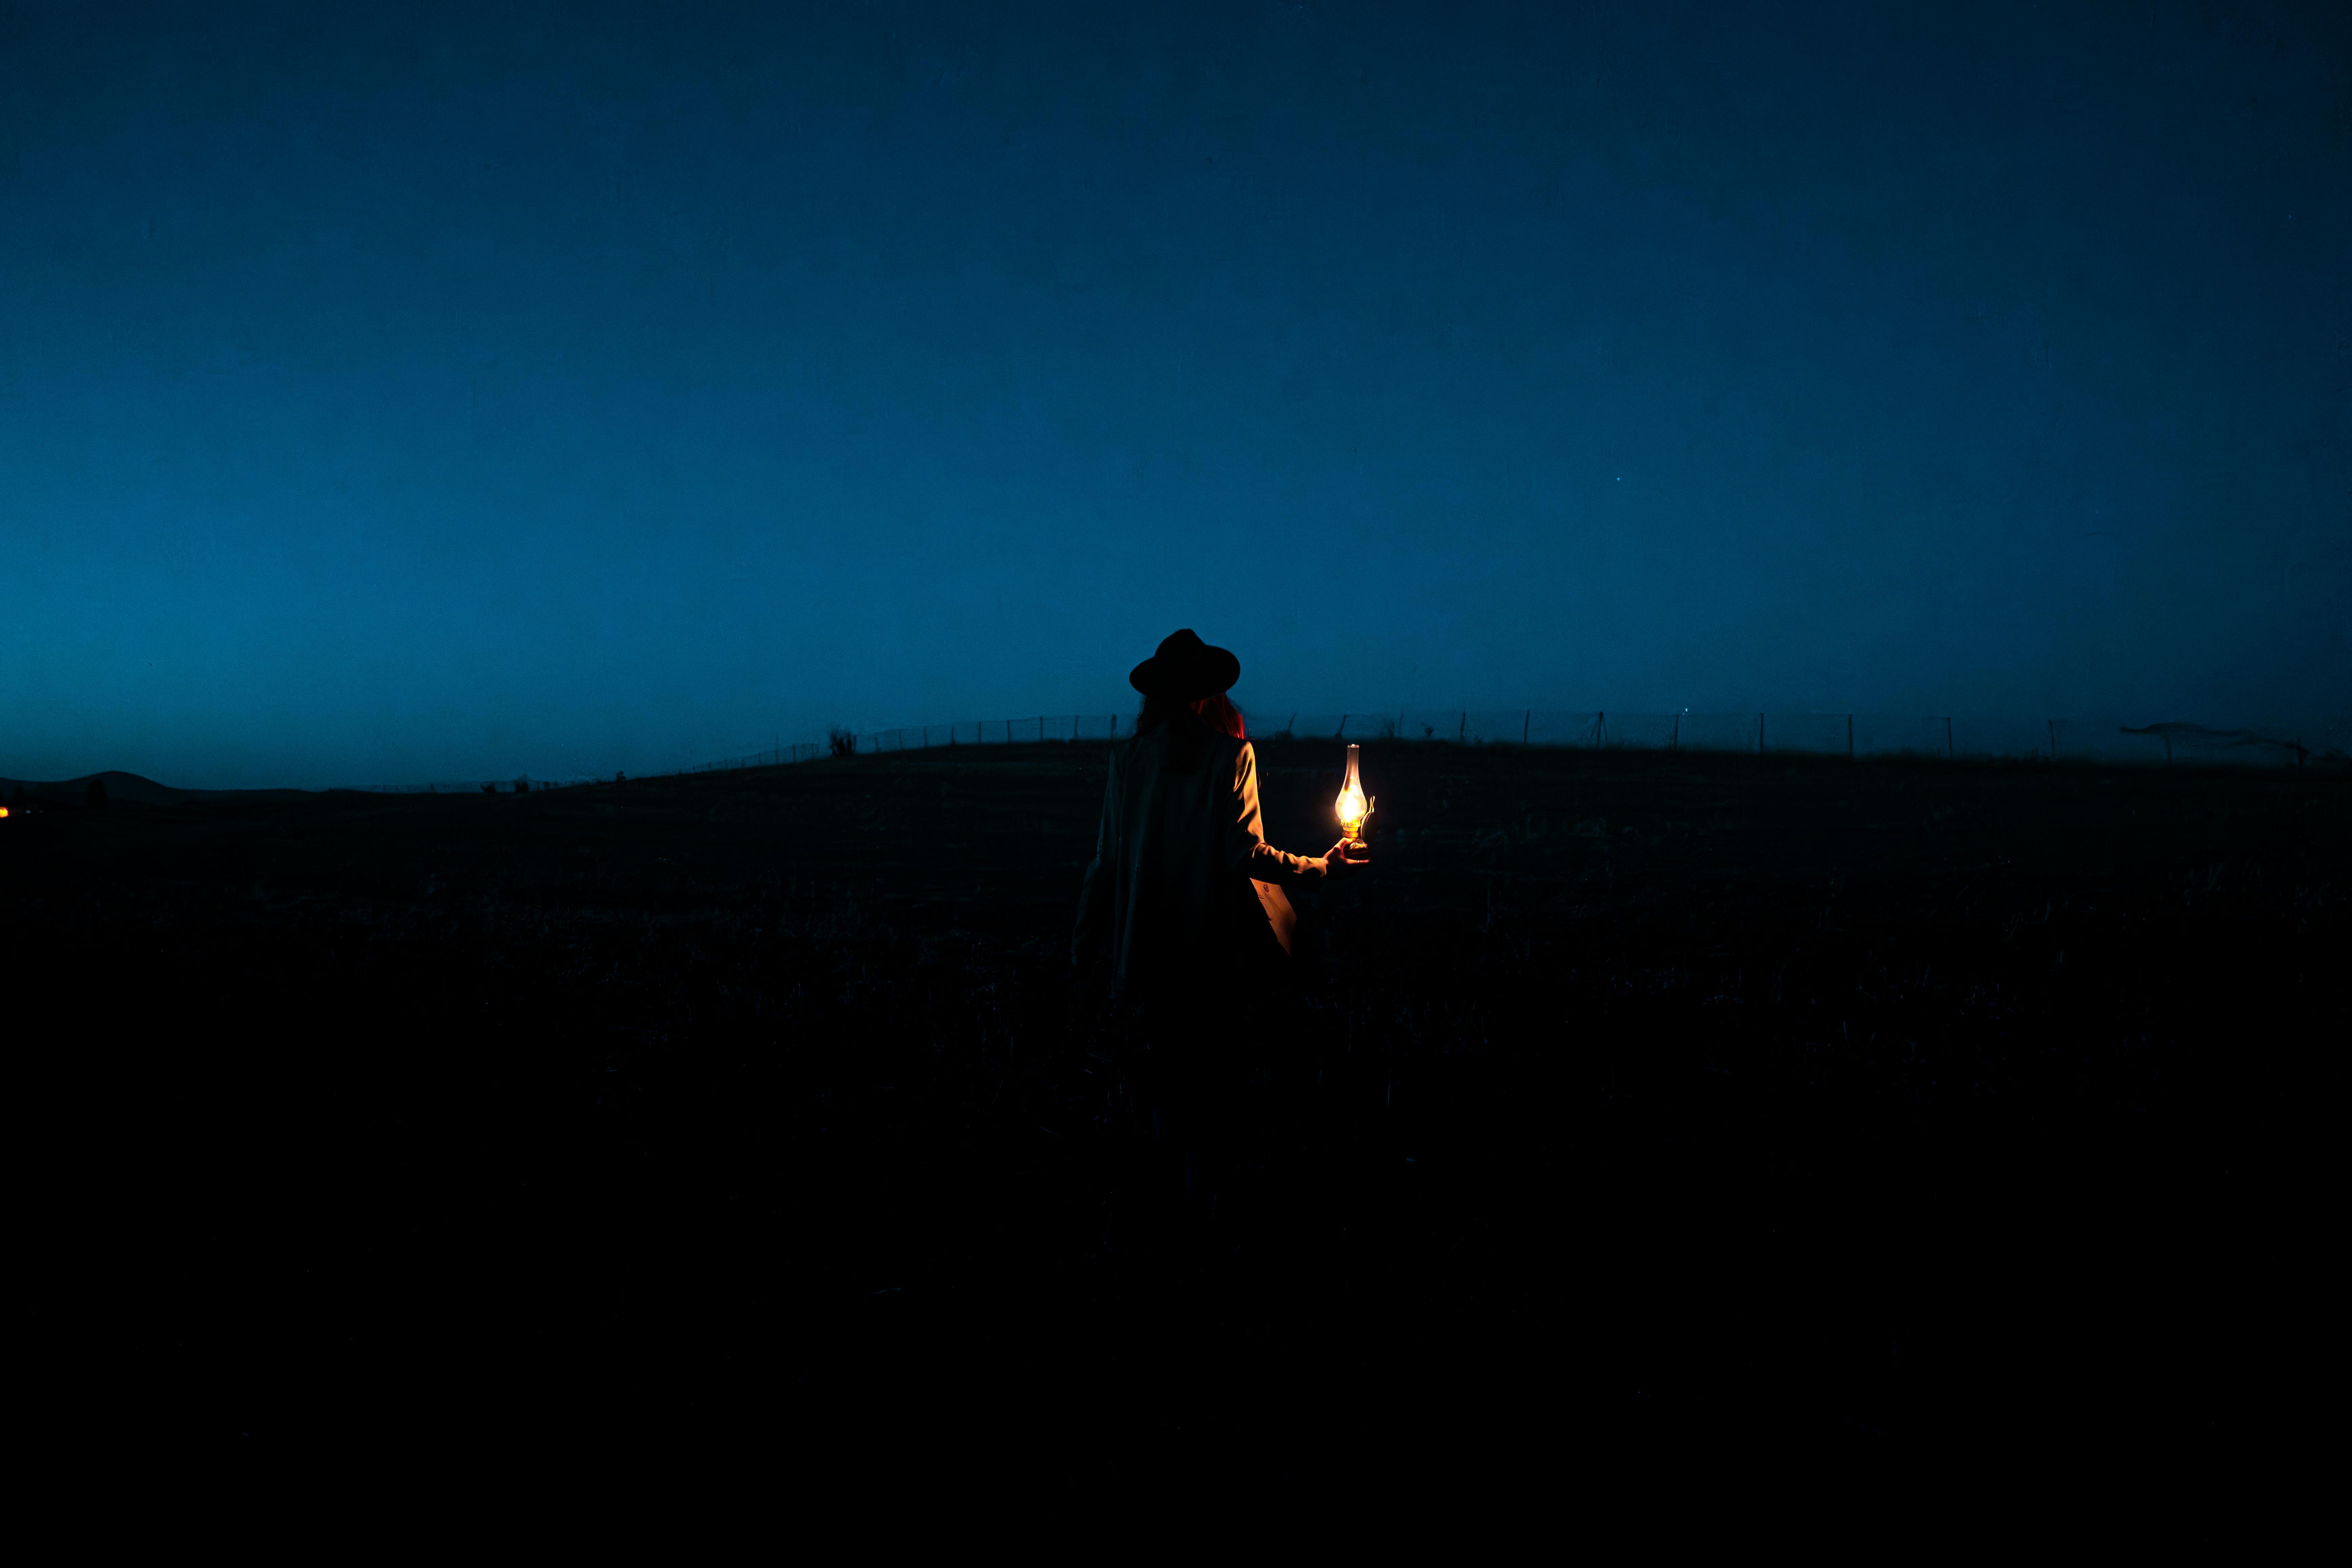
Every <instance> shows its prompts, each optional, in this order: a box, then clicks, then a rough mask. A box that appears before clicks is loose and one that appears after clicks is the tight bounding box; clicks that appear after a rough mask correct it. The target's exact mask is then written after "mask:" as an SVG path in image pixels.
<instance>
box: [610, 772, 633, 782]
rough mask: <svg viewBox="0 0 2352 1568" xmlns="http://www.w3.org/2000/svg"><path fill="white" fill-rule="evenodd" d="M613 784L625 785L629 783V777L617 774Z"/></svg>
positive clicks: (614, 776) (624, 774)
mask: <svg viewBox="0 0 2352 1568" xmlns="http://www.w3.org/2000/svg"><path fill="white" fill-rule="evenodd" d="M613 782H614V784H626V783H628V782H629V775H628V774H626V773H614V775H613Z"/></svg>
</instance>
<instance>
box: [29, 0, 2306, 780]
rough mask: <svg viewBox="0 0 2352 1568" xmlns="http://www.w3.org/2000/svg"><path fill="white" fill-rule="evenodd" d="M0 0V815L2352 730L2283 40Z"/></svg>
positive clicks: (2249, 34) (1459, 13)
mask: <svg viewBox="0 0 2352 1568" xmlns="http://www.w3.org/2000/svg"><path fill="white" fill-rule="evenodd" d="M1924 9H1925V8H1924V7H1913V6H1890V5H1884V4H1860V5H1852V6H1826V5H1806V6H1790V7H1720V6H1699V7H1690V8H1677V7H1674V6H1669V5H1657V4H1652V3H1643V4H1638V5H1620V6H1606V7H1598V6H1596V7H1571V6H1549V5H1543V6H1528V7H1516V6H1499V5H1495V6H1489V5H1465V6H1459V7H1454V6H1446V7H1439V6H1426V5H1421V6H1389V7H1381V6H1359V5H1274V4H1262V3H1252V4H1244V5H1223V6H1218V5H1203V4H1201V3H1199V0H1186V3H1184V4H1181V5H1170V6H1167V7H1165V8H1164V9H1161V10H1159V11H1157V12H1156V13H1155V12H1153V11H1151V10H1150V8H1148V7H1145V6H1141V5H1069V6H1058V7H1014V6H995V5H992V6H974V5H969V4H952V5H854V4H845V5H825V6H807V7H788V6H759V7H741V8H734V7H720V6H709V5H676V4H663V5H643V6H627V7H613V8H604V9H601V10H597V9H591V8H589V7H585V6H582V5H570V4H565V5H543V6H520V5H515V6H508V5H484V4H482V3H481V0H467V3H466V4H462V5H450V6H446V7H435V6H429V5H415V4H404V5H388V6H377V7H368V8H362V7H355V6H344V5H315V4H307V3H306V4H299V5H286V6H282V7H242V6H234V5H175V6H165V7H144V6H134V5H96V4H91V5H52V4H16V5H13V6H10V7H8V8H6V9H5V12H0V775H7V776H14V777H65V776H70V775H74V774H78V773H86V772H89V771H92V770H95V769H100V768H128V769H131V770H133V771H136V772H140V773H147V774H150V775H152V776H154V777H158V778H162V779H163V780H166V781H167V782H171V783H174V784H188V785H215V786H227V785H241V784H302V785H317V784H330V783H346V782H349V783H358V782H395V781H401V780H410V779H428V778H441V779H446V778H466V777H493V776H495V777H507V776H511V775H512V774H513V773H517V772H520V771H525V770H528V771H530V772H531V773H537V774H540V775H542V776H547V775H553V776H564V775H568V774H573V773H582V774H584V773H610V772H611V771H612V770H613V769H614V768H615V767H623V768H629V769H632V770H637V771H646V770H651V769H656V768H660V767H665V766H670V765H676V764H678V763H690V762H694V761H698V760H700V759H701V758H704V757H708V756H714V755H718V754H720V753H723V752H735V751H741V750H749V749H751V748H753V747H760V746H765V745H768V744H770V743H771V742H772V740H773V739H774V738H775V737H777V736H782V738H784V739H786V740H795V739H806V738H809V737H810V736H811V735H813V734H814V733H816V732H819V731H822V729H823V727H824V725H825V724H826V723H827V722H830V721H839V722H844V723H849V724H854V725H857V726H860V727H866V726H872V725H880V724H894V723H900V722H913V721H925V720H931V721H940V720H948V719H971V718H976V717H989V718H997V717H1003V716H1005V715H1008V714H1029V713H1035V712H1040V711H1053V712H1063V713H1066V712H1070V711H1072V710H1092V711H1097V712H1108V711H1110V710H1114V709H1127V708H1129V707H1131V704H1132V701H1133V697H1132V694H1131V693H1130V692H1129V690H1128V689H1127V686H1126V681H1125V676H1126V672H1127V669H1128V667H1129V665H1131V664H1132V663H1134V662H1135V661H1136V660H1137V659H1139V658H1142V657H1143V656H1144V655H1146V654H1148V653H1149V652H1150V650H1151V647H1152V645H1153V644H1154V643H1156V642H1157V641H1158V640H1159V639H1160V637H1162V636H1164V635H1165V634H1166V633H1167V632H1169V631H1171V630H1172V629H1174V628H1175V627H1176V626H1193V627H1196V628H1197V629H1198V630H1199V631H1200V632H1201V633H1202V635H1203V636H1205V637H1209V638H1210V639H1211V640H1212V641H1215V642H1221V643H1223V644H1225V645H1227V646H1230V647H1234V649H1235V650H1236V651H1237V652H1238V653H1239V654H1240V655H1241V658H1242V662H1243V668H1244V674H1243V682H1242V685H1241V686H1240V687H1239V688H1238V689H1236V691H1235V697H1236V699H1237V700H1239V701H1240V702H1241V703H1242V705H1243V706H1244V708H1245V709H1247V708H1253V707H1255V708H1258V709H1273V710H1290V709H1328V710H1339V709H1346V708H1355V709H1366V708H1373V707H1380V706H1388V707H1399V706H1405V705H1412V706H1428V707H1445V706H1460V705H1468V706H1471V707H1494V708H1516V707H1522V706H1528V705H1533V706H1536V707H1539V708H1547V707H1548V708H1561V709H1572V708H1590V707H1608V708H1618V709H1650V710H1669V709H1679V708H1683V707H1690V708H1693V709H1699V710H1707V709H1716V710H1730V709H1738V710H1754V709H1759V708H1776V709H1800V710H1801V709H1829V710H1841V711H1843V710H1849V709H1862V710H1903V711H1916V712H1933V713H1944V712H1953V711H1958V712H1961V713H1971V712H2012V711H2014V712H2020V713H2025V714H2030V715H2032V716H2033V717H2034V718H2036V719H2039V718H2040V717H2041V716H2042V715H2044V714H2067V713H2072V712H2090V711H2096V712H2102V713H2114V714H2116V715H2118V716H2120V717H2122V718H2126V719H2129V720H2132V721H2141V722H2144V721H2148V720H2160V719H2176V718H2186V719H2202V720H2206V721H2216V722H2231V723H2236V722H2244V721H2253V720H2261V719H2265V718H2276V717H2293V716H2301V715H2309V714H2322V713H2339V712H2343V711H2345V710H2347V708H2352V675H2347V671H2352V23H2347V16H2352V7H2344V6H2341V5H2312V6H2303V7H2298V6H2263V5H2147V4H2131V5H2118V6H2116V7H2113V8H2112V9H2106V10H2099V9H2095V8H2091V7H2063V6H2060V7H2050V6H2043V5H2029V6H2019V7H2014V8H2004V7H2000V6H1992V5H1970V6H1954V7H1945V8H1943V9H1944V10H1945V11H1946V12H1947V13H1948V14H1947V15H1944V16H1938V17H1936V18H1934V19H1922V18H1921V17H1920V16H1916V15H1905V14H1906V13H1916V12H1919V11H1923V10H1924Z"/></svg>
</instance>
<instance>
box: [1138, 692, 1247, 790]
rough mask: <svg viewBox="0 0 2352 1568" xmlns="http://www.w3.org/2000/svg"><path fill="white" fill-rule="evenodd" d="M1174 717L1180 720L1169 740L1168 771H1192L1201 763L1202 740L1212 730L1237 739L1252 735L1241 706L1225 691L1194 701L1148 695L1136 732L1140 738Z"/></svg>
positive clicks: (1242, 739) (1240, 739)
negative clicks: (1236, 705) (1237, 706)
mask: <svg viewBox="0 0 2352 1568" xmlns="http://www.w3.org/2000/svg"><path fill="white" fill-rule="evenodd" d="M1171 721H1177V722H1176V728H1175V730H1174V731H1172V732H1171V734H1170V736H1169V743H1168V771H1169V772H1170V773H1191V772H1192V770H1193V769H1194V768H1195V767H1197V766H1199V765H1200V761H1201V743H1202V742H1203V741H1205V740H1206V739H1207V738H1208V734H1209V732H1210V731H1215V732H1216V733H1218V734H1222V735H1231V736H1232V737H1233V738H1234V740H1236V741H1245V740H1247V739H1249V732H1248V730H1247V727H1246V726H1245V725H1244V723H1243V722H1242V710H1240V709H1238V708H1236V707H1234V704H1233V700H1232V699H1230V698H1228V697H1227V696H1226V695H1225V694H1224V693H1223V692H1222V691H1218V692H1213V693H1212V694H1210V695H1209V696H1207V697H1202V698H1200V699H1198V700H1195V701H1192V702H1180V701H1177V700H1175V699H1174V698H1171V697H1147V698H1145V699H1144V700H1143V711H1142V712H1141V713H1139V714H1138V715H1136V720H1135V733H1136V735H1137V737H1138V738H1139V739H1140V738H1141V737H1143V736H1145V735H1149V734H1150V733H1151V731H1154V730H1157V729H1159V728H1160V726H1161V725H1163V724H1167V723H1170V722H1171Z"/></svg>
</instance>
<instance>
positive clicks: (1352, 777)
mask: <svg viewBox="0 0 2352 1568" xmlns="http://www.w3.org/2000/svg"><path fill="white" fill-rule="evenodd" d="M1380 799H1381V797H1380V796H1378V795H1374V796H1372V797H1371V798H1370V800H1367V799H1365V798H1364V785H1363V782H1362V780H1360V778H1358V777H1357V774H1356V748H1355V745H1354V744H1353V743H1352V742H1350V743H1349V747H1348V782H1347V783H1345V784H1341V785H1340V786H1339V802H1338V806H1339V827H1340V830H1341V831H1342V832H1344V833H1346V834H1347V836H1348V843H1349V847H1351V848H1357V849H1360V848H1362V847H1364V823H1365V820H1366V819H1367V818H1369V817H1370V816H1371V815H1372V807H1374V806H1375V805H1379V804H1380Z"/></svg>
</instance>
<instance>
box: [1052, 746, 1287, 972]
mask: <svg viewBox="0 0 2352 1568" xmlns="http://www.w3.org/2000/svg"><path fill="white" fill-rule="evenodd" d="M1180 727H1181V728H1180ZM1324 874H1325V873H1324V868H1323V862H1322V861H1320V860H1318V859H1309V858H1307V857H1306V856H1303V855H1286V854H1285V853H1283V852H1282V851H1281V850H1279V849H1276V847H1274V846H1273V845H1271V844H1268V843H1267V842H1266V841H1265V827H1264V826H1263V825H1262V824H1261V823H1260V821H1259V818H1258V803H1257V753H1256V752H1255V751H1254V750H1253V749H1252V748H1251V746H1250V743H1249V742H1247V741H1237V740H1234V738H1233V737H1232V736H1230V735H1225V734H1222V733H1220V732H1219V731H1215V730H1213V729H1211V728H1210V727H1209V726H1208V725H1206V724H1203V723H1202V722H1201V721H1199V720H1198V719H1196V718H1194V717H1193V716H1192V714H1190V713H1180V714H1178V715H1176V716H1175V717H1174V718H1172V719H1171V720H1170V721H1168V722H1167V723H1165V724H1162V725H1160V727H1159V728H1157V729H1154V730H1152V731H1149V732H1147V733H1145V734H1141V735H1138V736H1137V737H1136V738H1135V739H1134V740H1132V741H1129V742H1128V743H1127V744H1125V745H1124V746H1121V747H1119V748H1118V749H1117V750H1116V751H1114V752H1112V753H1111V763H1110V781H1109V783H1108V785H1107V786H1106V787H1105V788H1104V790H1103V809H1102V826H1101V827H1100V829H1099V830H1098V831H1097V834H1096V836H1095V858H1094V862H1093V864H1091V865H1090V866H1088V867H1087V879H1086V886H1085V889H1084V890H1083V892H1081V894H1080V895H1079V900H1078V929H1077V935H1076V940H1075V942H1074V943H1073V954H1074V956H1081V957H1082V956H1084V955H1085V954H1086V952H1087V950H1088V949H1089V948H1090V947H1093V946H1096V945H1097V944H1104V943H1107V944H1108V948H1109V954H1110V963H1111V984H1112V986H1113V988H1114V989H1115V990H1118V991H1119V992H1122V993H1133V992H1136V991H1139V990H1145V991H1148V990H1151V989H1155V988H1157V987H1158V986H1160V984H1163V983H1167V982H1172V981H1178V980H1180V979H1181V980H1183V981H1185V982H1187V983H1189V984H1199V983H1200V982H1202V981H1205V980H1207V979H1209V978H1210V976H1211V975H1212V974H1213V973H1217V972H1219V971H1221V970H1223V968H1224V967H1225V966H1228V965H1246V964H1248V963H1251V962H1253V961H1255V960H1256V959H1262V958H1265V957H1266V956H1268V955H1272V956H1274V957H1276V959H1278V957H1279V955H1280V953H1282V952H1286V951H1288V949H1289V946H1290V928H1291V924H1292V921H1293V919H1294V917H1293V915H1292V913H1291V909H1290V901H1289V900H1288V899H1287V898H1286V897H1285V896H1284V895H1283V891H1282V889H1283V887H1284V886H1285V885H1286V884H1289V885H1298V884H1304V883H1310V882H1319V881H1321V880H1322V879H1323V877H1324ZM1204 965H1205V966H1208V967H1207V968H1206V969H1205V970H1204V969H1203V968H1202V966H1204Z"/></svg>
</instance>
